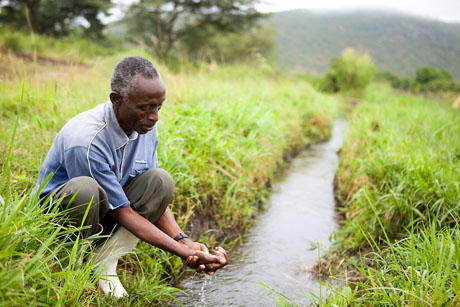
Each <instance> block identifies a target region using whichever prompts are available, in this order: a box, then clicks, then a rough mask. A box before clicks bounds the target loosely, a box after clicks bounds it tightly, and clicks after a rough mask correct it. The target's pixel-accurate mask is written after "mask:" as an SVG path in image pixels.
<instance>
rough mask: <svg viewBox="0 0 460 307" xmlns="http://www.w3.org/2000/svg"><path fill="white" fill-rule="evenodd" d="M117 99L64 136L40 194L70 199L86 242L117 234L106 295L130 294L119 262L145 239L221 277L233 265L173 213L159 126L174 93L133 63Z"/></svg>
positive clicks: (99, 259) (107, 265) (106, 252)
mask: <svg viewBox="0 0 460 307" xmlns="http://www.w3.org/2000/svg"><path fill="white" fill-rule="evenodd" d="M111 89H112V91H111V92H110V100H109V101H107V102H106V103H105V104H101V105H99V106H97V107H96V108H94V109H92V110H89V111H86V112H83V113H81V114H79V115H77V116H76V117H74V118H73V119H71V120H70V121H69V122H68V123H67V124H66V125H65V126H64V127H63V128H62V129H61V131H60V132H59V133H58V135H57V136H56V138H55V140H54V142H53V145H52V146H51V149H50V150H49V152H48V154H47V156H46V158H45V161H44V163H43V165H42V167H41V169H40V173H39V178H38V182H37V185H36V187H35V191H37V190H39V189H40V187H41V186H42V185H43V184H44V182H45V181H46V178H47V177H48V176H49V174H52V177H51V179H50V180H49V182H48V183H47V184H46V185H45V187H44V188H42V190H41V191H40V196H41V197H42V200H53V199H54V200H62V201H61V203H60V208H61V209H62V210H66V211H65V212H66V216H68V218H69V220H70V222H71V223H72V225H75V226H77V227H79V226H85V228H84V229H83V230H82V234H83V236H84V237H90V236H94V235H99V234H102V235H110V234H111V236H110V239H109V240H108V241H107V242H106V243H105V244H104V245H103V246H101V247H98V248H97V249H96V250H95V252H94V259H95V260H96V263H97V265H96V266H97V267H98V268H99V270H100V272H101V279H100V280H99V282H98V283H99V286H100V288H101V289H102V290H103V291H104V293H105V294H106V295H113V296H115V297H122V296H125V295H127V293H126V291H125V289H124V288H123V286H122V285H121V283H120V280H119V279H118V277H117V276H116V266H117V262H118V258H119V257H120V256H122V255H123V254H126V253H127V252H129V251H131V250H132V249H133V248H134V247H135V246H136V244H137V242H138V241H139V239H141V240H144V241H145V242H147V243H149V244H151V245H154V246H156V247H159V248H161V249H163V250H165V251H168V252H171V253H173V254H175V255H177V256H179V257H181V258H182V259H183V260H184V262H185V264H186V265H188V266H189V267H192V268H196V269H197V270H199V271H205V272H207V273H208V274H213V273H214V272H215V271H216V270H217V269H219V268H221V267H222V266H224V265H226V264H227V261H228V258H227V255H226V252H225V250H223V249H222V248H220V247H218V248H217V249H216V251H215V255H211V254H209V252H208V249H207V248H206V247H205V246H204V245H203V244H200V243H197V242H193V241H191V240H190V239H189V238H188V237H187V236H186V235H185V234H183V232H182V230H181V229H180V227H179V226H178V224H177V223H176V221H175V219H174V217H173V215H172V214H171V211H170V209H169V207H168V204H169V202H170V201H171V199H172V197H173V189H174V182H173V180H172V178H171V176H170V175H169V174H168V173H167V172H166V171H164V170H162V169H159V168H157V167H158V162H157V146H158V136H157V129H156V125H155V124H156V122H157V121H158V112H159V111H160V109H161V107H162V105H163V102H164V100H165V95H166V89H165V86H164V84H163V81H162V80H161V77H160V75H159V73H158V71H157V70H156V69H155V67H154V66H153V65H152V63H150V62H149V61H148V60H146V59H144V58H142V57H128V58H125V59H123V60H122V61H121V62H119V63H118V64H117V66H116V67H115V69H114V71H113V73H112V78H111Z"/></svg>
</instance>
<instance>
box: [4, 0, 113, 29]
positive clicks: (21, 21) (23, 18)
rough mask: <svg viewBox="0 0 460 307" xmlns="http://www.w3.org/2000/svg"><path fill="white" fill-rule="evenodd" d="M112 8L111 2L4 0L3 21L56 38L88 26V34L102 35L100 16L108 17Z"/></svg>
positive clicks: (109, 0)
mask: <svg viewBox="0 0 460 307" xmlns="http://www.w3.org/2000/svg"><path fill="white" fill-rule="evenodd" d="M112 6H113V5H112V3H111V0H3V1H2V0H0V8H1V11H0V22H1V23H3V24H10V25H12V26H14V27H15V28H18V29H26V28H27V27H28V26H30V27H31V28H32V31H34V32H35V33H40V34H48V35H53V36H60V35H65V34H67V33H68V31H69V30H70V29H71V28H74V27H76V26H78V25H79V24H81V23H87V24H88V25H89V26H88V27H87V28H86V34H87V35H90V36H101V35H102V30H103V28H104V25H103V24H102V22H101V20H100V15H101V13H102V14H106V15H107V14H108V9H110V8H111V7H112Z"/></svg>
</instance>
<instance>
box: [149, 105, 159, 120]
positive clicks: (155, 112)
mask: <svg viewBox="0 0 460 307" xmlns="http://www.w3.org/2000/svg"><path fill="white" fill-rule="evenodd" d="M148 119H149V120H151V121H154V122H157V121H158V109H156V108H155V109H154V110H152V112H149V115H148Z"/></svg>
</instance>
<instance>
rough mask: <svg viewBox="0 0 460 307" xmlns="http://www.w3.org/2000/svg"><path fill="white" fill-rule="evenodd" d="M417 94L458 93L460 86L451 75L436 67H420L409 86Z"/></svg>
mask: <svg viewBox="0 0 460 307" xmlns="http://www.w3.org/2000/svg"><path fill="white" fill-rule="evenodd" d="M411 88H412V90H414V91H417V92H434V93H438V92H447V91H450V92H460V85H459V84H458V83H457V82H455V80H454V78H453V77H452V75H451V73H450V72H448V71H447V70H444V69H441V68H436V67H422V68H419V69H418V70H417V72H416V73H415V77H414V79H413V81H412V85H411Z"/></svg>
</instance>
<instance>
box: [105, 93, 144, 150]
mask: <svg viewBox="0 0 460 307" xmlns="http://www.w3.org/2000/svg"><path fill="white" fill-rule="evenodd" d="M104 108H105V116H106V117H105V118H106V121H107V129H108V130H109V132H110V134H111V135H112V139H113V143H114V145H115V148H116V149H119V148H121V147H123V146H124V145H126V144H127V143H128V142H129V141H134V140H135V139H137V136H138V134H137V132H136V131H133V132H131V134H130V135H129V137H128V136H127V135H126V133H125V132H124V131H123V129H121V127H120V124H119V123H118V119H117V117H116V115H115V112H114V111H113V104H112V102H111V101H110V100H108V101H107V102H106V103H105V106H104Z"/></svg>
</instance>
